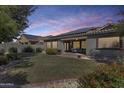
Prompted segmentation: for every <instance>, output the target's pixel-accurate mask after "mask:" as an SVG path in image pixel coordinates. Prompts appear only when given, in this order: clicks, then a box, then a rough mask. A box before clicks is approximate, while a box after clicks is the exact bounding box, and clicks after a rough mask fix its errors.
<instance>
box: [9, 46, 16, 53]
mask: <svg viewBox="0 0 124 93" xmlns="http://www.w3.org/2000/svg"><path fill="white" fill-rule="evenodd" d="M9 53H18V50H17V48H16V47H11V48H9Z"/></svg>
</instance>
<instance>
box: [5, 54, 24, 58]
mask: <svg viewBox="0 0 124 93" xmlns="http://www.w3.org/2000/svg"><path fill="white" fill-rule="evenodd" d="M6 56H7V59H8V60H20V59H21V58H22V55H21V54H19V53H9V54H6Z"/></svg>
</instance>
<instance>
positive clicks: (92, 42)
mask: <svg viewBox="0 0 124 93" xmlns="http://www.w3.org/2000/svg"><path fill="white" fill-rule="evenodd" d="M96 41H97V39H96V38H90V39H87V47H86V54H87V55H89V54H90V52H91V51H92V50H93V49H95V48H96V45H97V42H96Z"/></svg>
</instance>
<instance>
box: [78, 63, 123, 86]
mask: <svg viewBox="0 0 124 93" xmlns="http://www.w3.org/2000/svg"><path fill="white" fill-rule="evenodd" d="M79 87H83V88H120V87H124V64H111V65H100V66H98V67H97V69H96V71H95V72H93V73H90V74H88V75H84V76H82V77H81V78H79Z"/></svg>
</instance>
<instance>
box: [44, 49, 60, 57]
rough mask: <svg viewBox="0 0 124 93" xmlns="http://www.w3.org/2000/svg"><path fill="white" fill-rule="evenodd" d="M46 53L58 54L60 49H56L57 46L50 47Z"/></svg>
mask: <svg viewBox="0 0 124 93" xmlns="http://www.w3.org/2000/svg"><path fill="white" fill-rule="evenodd" d="M46 53H47V54H48V55H56V54H57V53H58V50H57V49H55V48H48V49H47V50H46Z"/></svg>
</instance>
